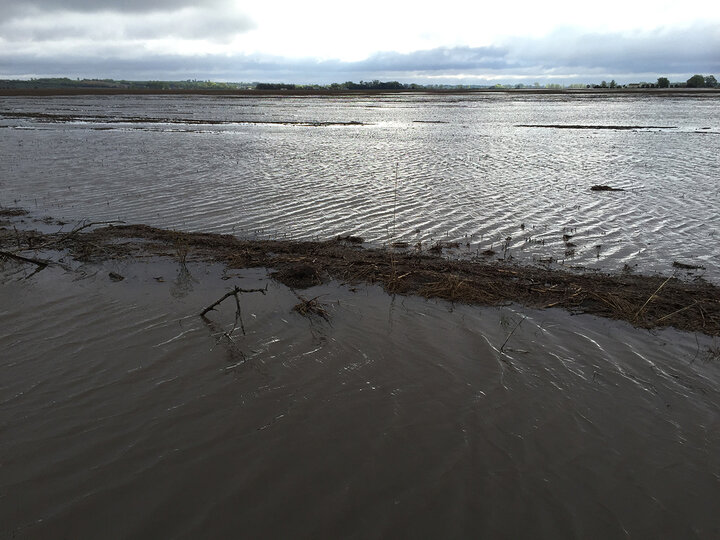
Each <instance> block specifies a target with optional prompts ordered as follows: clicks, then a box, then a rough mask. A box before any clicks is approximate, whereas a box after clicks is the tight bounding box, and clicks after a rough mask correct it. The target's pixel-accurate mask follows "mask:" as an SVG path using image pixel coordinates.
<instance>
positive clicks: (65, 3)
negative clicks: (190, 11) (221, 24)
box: [0, 0, 224, 17]
mask: <svg viewBox="0 0 720 540" xmlns="http://www.w3.org/2000/svg"><path fill="white" fill-rule="evenodd" d="M222 3H224V2H223V0H206V1H197V0H123V1H118V0H0V11H1V12H3V13H5V14H6V16H8V17H11V16H16V15H21V14H26V13H45V12H58V11H60V12H75V13H98V12H104V11H105V12H117V13H148V12H153V11H177V10H178V9H181V8H183V7H215V6H217V5H219V4H222Z"/></svg>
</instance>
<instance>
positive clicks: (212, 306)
mask: <svg viewBox="0 0 720 540" xmlns="http://www.w3.org/2000/svg"><path fill="white" fill-rule="evenodd" d="M252 292H259V293H262V294H265V293H267V285H265V288H264V289H241V288H240V287H238V286H237V285H236V286H235V288H234V289H233V290H232V291H230V292H229V293H227V294H224V295H223V296H222V297H221V298H220V299H219V300H217V301H216V302H213V303H212V304H210V305H209V306H208V307H206V308H205V309H203V310H202V311H201V312H200V316H201V317H204V316H205V314H206V313H207V312H208V311H213V310H214V309H215V308H216V307H217V306H218V305H220V304H221V303H222V302H223V301H224V300H225V299H227V298H230V297H231V296H234V297H235V300H236V302H237V304H238V308H239V307H240V300H239V299H238V294H240V293H252Z"/></svg>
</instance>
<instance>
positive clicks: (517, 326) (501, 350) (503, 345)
mask: <svg viewBox="0 0 720 540" xmlns="http://www.w3.org/2000/svg"><path fill="white" fill-rule="evenodd" d="M525 319H527V315H525V316H523V318H522V319H520V320H519V321H518V323H517V324H516V325H515V328H513V329H512V331H511V332H510V333H509V334H508V337H506V338H505V341H504V342H503V344H502V345H501V346H500V352H503V350H504V349H505V345H507V343H508V341H510V338H511V337H512V335H513V334H514V333H515V330H517V329H518V328H520V325H521V324H522V323H523V322H524V321H525Z"/></svg>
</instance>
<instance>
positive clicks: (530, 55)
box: [0, 25, 720, 84]
mask: <svg viewBox="0 0 720 540" xmlns="http://www.w3.org/2000/svg"><path fill="white" fill-rule="evenodd" d="M718 50H720V32H718V30H717V29H715V28H714V27H711V26H709V25H708V26H694V27H690V28H687V29H684V30H674V31H666V32H664V31H658V32H656V33H653V34H636V35H629V36H628V35H620V34H579V33H574V32H571V31H558V32H556V33H554V34H552V35H551V36H548V37H547V38H537V39H514V40H508V41H506V42H505V43H503V44H501V45H498V46H492V47H479V48H471V47H456V48H438V49H432V50H425V51H416V52H413V53H408V54H401V53H394V52H390V53H378V54H375V55H372V56H370V57H369V58H367V59H365V60H362V61H359V62H341V61H339V60H330V61H318V60H316V59H287V58H282V57H276V56H275V57H273V56H263V55H234V56H225V55H206V56H180V55H157V54H152V55H145V56H140V57H137V58H130V57H129V55H128V53H127V50H126V48H123V47H115V48H113V47H112V46H109V45H108V46H106V47H105V49H104V50H103V51H102V52H101V55H102V57H100V56H94V55H90V54H87V53H86V54H83V55H82V56H72V55H67V54H66V55H53V54H52V52H51V51H44V52H43V53H42V54H40V53H36V54H34V55H30V54H27V53H26V54H23V55H13V54H11V53H9V52H6V50H5V49H4V48H3V47H0V78H9V77H12V76H26V77H27V76H65V75H67V76H71V77H102V78H105V77H112V78H118V79H120V78H124V79H137V80H139V79H188V78H198V79H213V80H229V81H275V82H280V81H282V82H298V83H311V82H317V83H328V82H343V81H346V80H355V81H357V80H360V79H364V80H370V79H383V80H400V81H404V82H413V81H414V82H440V83H443V82H445V83H450V84H453V83H461V82H483V81H488V80H493V81H496V80H498V79H499V80H503V78H504V77H507V79H506V80H508V81H513V80H515V81H517V80H525V81H533V80H546V81H547V80H556V79H558V78H561V77H562V78H564V81H565V82H572V81H577V82H592V81H594V80H596V79H597V80H600V78H606V77H607V78H616V79H618V81H619V82H621V81H622V80H626V81H627V82H632V81H634V80H637V76H638V75H637V74H651V75H649V76H652V74H655V76H662V75H672V74H677V77H676V79H677V80H684V79H685V78H687V77H688V76H689V75H692V74H693V73H703V74H711V73H712V74H715V75H719V74H720V55H717V54H716V51H718ZM438 77H440V78H438ZM443 77H450V78H448V79H443ZM452 77H457V78H455V79H453V78H452ZM683 77H684V78H683Z"/></svg>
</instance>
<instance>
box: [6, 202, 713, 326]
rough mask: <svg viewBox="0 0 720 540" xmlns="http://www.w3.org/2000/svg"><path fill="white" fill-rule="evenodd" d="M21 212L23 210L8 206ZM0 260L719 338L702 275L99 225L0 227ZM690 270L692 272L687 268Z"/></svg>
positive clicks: (355, 242) (349, 241)
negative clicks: (203, 278) (119, 262)
mask: <svg viewBox="0 0 720 540" xmlns="http://www.w3.org/2000/svg"><path fill="white" fill-rule="evenodd" d="M4 212H5V217H6V218H9V217H17V216H18V213H19V212H21V210H18V209H9V210H5V211H4ZM0 250H1V251H0V257H2V259H7V260H13V261H14V263H16V264H24V265H28V266H29V267H30V268H33V269H34V271H35V272H37V271H41V270H42V269H44V268H45V267H47V266H49V265H56V264H63V263H62V262H61V260H62V259H61V255H66V256H70V257H72V258H73V259H75V260H78V261H83V262H93V261H97V262H100V261H104V260H110V259H119V258H135V259H142V258H147V257H158V256H160V257H170V258H175V259H179V260H180V261H181V262H185V261H206V262H217V263H222V264H225V265H226V266H227V267H229V268H237V269H240V268H256V267H265V268H271V269H273V270H274V272H273V274H272V276H273V278H274V279H276V280H277V281H279V282H281V283H283V284H285V285H287V286H289V287H292V288H295V289H303V288H307V287H310V286H314V285H319V284H321V283H323V282H325V281H328V280H330V279H334V280H339V281H341V282H345V283H348V284H354V283H371V284H380V285H382V287H383V288H384V289H385V291H387V292H388V293H389V294H402V295H417V296H421V297H425V298H440V299H444V300H449V301H451V302H458V303H466V304H476V305H487V306H497V305H503V304H507V303H519V304H522V305H524V306H528V307H533V308H551V307H558V308H564V309H566V310H569V311H571V312H573V313H588V314H592V315H598V316H601V317H608V318H611V319H618V320H624V321H627V322H629V323H631V324H632V325H634V326H636V327H641V328H657V327H665V326H672V327H675V328H678V329H680V330H686V331H693V332H702V333H705V334H708V335H713V336H716V335H720V288H718V287H717V286H716V285H714V284H712V283H710V282H708V281H705V280H704V279H702V278H694V279H689V278H688V279H680V278H679V277H677V276H679V275H680V273H679V271H678V272H676V273H675V274H673V275H670V276H661V275H652V276H651V275H641V274H633V273H630V272H627V273H619V274H603V273H591V272H584V273H583V272H574V271H563V270H557V269H550V268H545V267H542V266H521V265H515V264H511V263H509V262H505V261H498V260H495V261H492V262H488V261H484V260H483V259H482V257H480V258H476V259H474V260H449V259H447V258H444V257H442V255H441V253H442V245H435V246H433V247H432V248H431V249H423V246H422V245H418V246H414V247H412V246H408V247H402V248H398V249H395V248H389V249H378V248H364V247H363V246H362V239H360V238H356V237H344V238H343V237H339V238H335V239H332V240H327V241H318V242H299V241H287V240H242V239H239V238H237V237H235V236H231V235H222V234H210V233H187V232H179V231H172V230H165V229H160V228H155V227H150V226H147V225H125V224H107V223H98V224H90V223H87V224H85V225H81V226H79V227H75V228H74V229H72V230H70V231H64V232H57V233H42V232H40V231H37V230H19V229H17V228H15V227H14V226H12V227H11V224H10V222H9V221H6V222H5V226H2V227H0ZM685 276H686V277H688V274H685Z"/></svg>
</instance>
